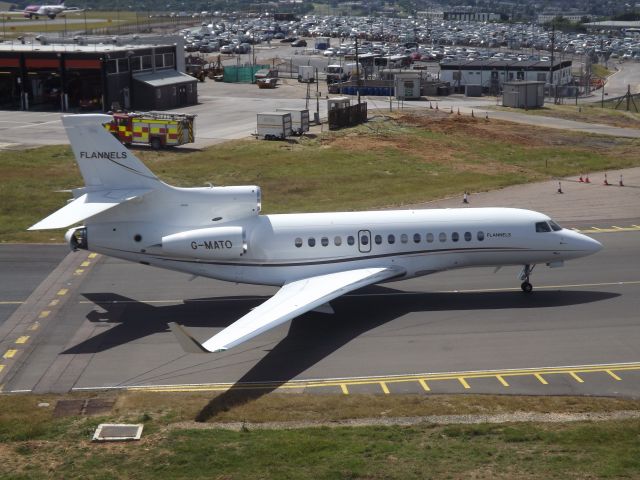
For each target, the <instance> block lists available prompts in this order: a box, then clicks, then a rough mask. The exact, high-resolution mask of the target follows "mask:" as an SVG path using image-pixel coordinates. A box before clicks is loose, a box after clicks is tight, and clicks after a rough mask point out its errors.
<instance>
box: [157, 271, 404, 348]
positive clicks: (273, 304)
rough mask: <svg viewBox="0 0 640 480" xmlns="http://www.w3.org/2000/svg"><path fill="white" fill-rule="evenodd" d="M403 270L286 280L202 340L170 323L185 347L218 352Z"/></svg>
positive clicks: (346, 272)
mask: <svg viewBox="0 0 640 480" xmlns="http://www.w3.org/2000/svg"><path fill="white" fill-rule="evenodd" d="M403 273H404V270H402V269H399V268H385V267H379V268H361V269H357V270H346V271H344V272H337V273H329V274H326V275H319V276H317V277H310V278H304V279H302V280H296V281H294V282H290V283H286V284H284V285H283V287H282V288H281V289H280V290H279V291H278V293H276V294H275V295H274V296H273V297H271V298H270V299H269V300H267V301H266V302H264V303H263V304H261V305H259V306H258V307H256V308H254V309H253V310H252V311H251V312H249V313H248V314H246V315H245V316H244V317H242V318H241V319H240V320H237V321H236V322H234V323H232V324H231V325H229V326H228V327H227V328H225V329H224V330H222V331H221V332H219V333H217V334H216V335H214V336H213V337H211V338H210V339H209V340H207V341H206V342H204V343H202V344H200V343H199V342H198V341H197V340H195V339H194V338H193V337H192V336H191V335H189V333H188V332H187V331H186V330H185V329H184V328H183V327H181V326H180V325H178V324H176V323H173V322H172V323H170V324H169V326H170V327H171V330H172V332H173V333H174V334H175V335H176V337H177V338H178V341H179V342H180V345H181V346H182V348H183V349H184V350H185V351H187V352H190V353H206V352H221V351H224V350H227V349H229V348H231V347H234V346H236V345H238V344H240V343H242V342H244V341H246V340H249V339H250V338H253V337H255V336H256V335H259V334H261V333H263V332H265V331H267V330H269V329H271V328H274V327H276V326H278V325H280V324H282V323H284V322H286V321H288V320H291V319H293V318H296V317H297V316H299V315H302V314H303V313H305V312H308V311H310V310H313V309H315V308H317V307H319V306H321V305H323V304H325V303H327V302H329V301H330V300H333V299H335V298H337V297H339V296H341V295H344V294H345V293H348V292H351V291H352V290H356V289H358V288H361V287H364V286H366V285H371V284H374V283H378V282H381V281H383V280H388V279H390V278H392V277H395V276H398V275H401V274H403Z"/></svg>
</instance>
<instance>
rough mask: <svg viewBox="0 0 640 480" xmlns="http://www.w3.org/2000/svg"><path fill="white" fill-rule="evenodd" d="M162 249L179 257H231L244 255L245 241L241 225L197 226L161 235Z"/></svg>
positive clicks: (245, 249)
mask: <svg viewBox="0 0 640 480" xmlns="http://www.w3.org/2000/svg"><path fill="white" fill-rule="evenodd" d="M162 250H163V251H164V252H165V253H168V254H170V255H176V256H179V257H189V258H201V259H231V258H238V257H241V256H242V255H244V253H245V252H246V251H247V242H246V239H245V233H244V230H243V228H242V227H211V228H199V229H197V230H187V231H186V232H179V233H174V234H172V235H167V236H166V237H162Z"/></svg>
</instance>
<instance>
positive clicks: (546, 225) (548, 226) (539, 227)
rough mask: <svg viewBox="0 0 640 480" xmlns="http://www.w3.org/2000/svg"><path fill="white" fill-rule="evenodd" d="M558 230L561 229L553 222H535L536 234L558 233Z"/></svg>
mask: <svg viewBox="0 0 640 480" xmlns="http://www.w3.org/2000/svg"><path fill="white" fill-rule="evenodd" d="M560 230H562V227H561V226H560V225H558V224H557V223H556V222H554V221H553V220H549V222H537V223H536V232H538V233H541V232H551V231H554V232H559V231H560Z"/></svg>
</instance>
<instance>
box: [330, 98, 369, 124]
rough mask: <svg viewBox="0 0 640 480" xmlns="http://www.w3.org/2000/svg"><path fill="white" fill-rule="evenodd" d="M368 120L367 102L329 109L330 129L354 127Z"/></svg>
mask: <svg viewBox="0 0 640 480" xmlns="http://www.w3.org/2000/svg"><path fill="white" fill-rule="evenodd" d="M366 121H367V103H366V102H363V103H359V104H356V105H351V106H350V107H345V108H335V109H333V110H329V130H337V129H339V128H344V127H352V126H354V125H358V124H360V123H364V122H366Z"/></svg>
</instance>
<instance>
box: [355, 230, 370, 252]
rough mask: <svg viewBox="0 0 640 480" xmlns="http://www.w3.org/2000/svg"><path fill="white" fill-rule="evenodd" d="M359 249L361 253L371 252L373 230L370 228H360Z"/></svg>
mask: <svg viewBox="0 0 640 480" xmlns="http://www.w3.org/2000/svg"><path fill="white" fill-rule="evenodd" d="M358 250H360V252H361V253H369V252H370V251H371V232H370V231H369V230H360V231H359V232H358Z"/></svg>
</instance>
